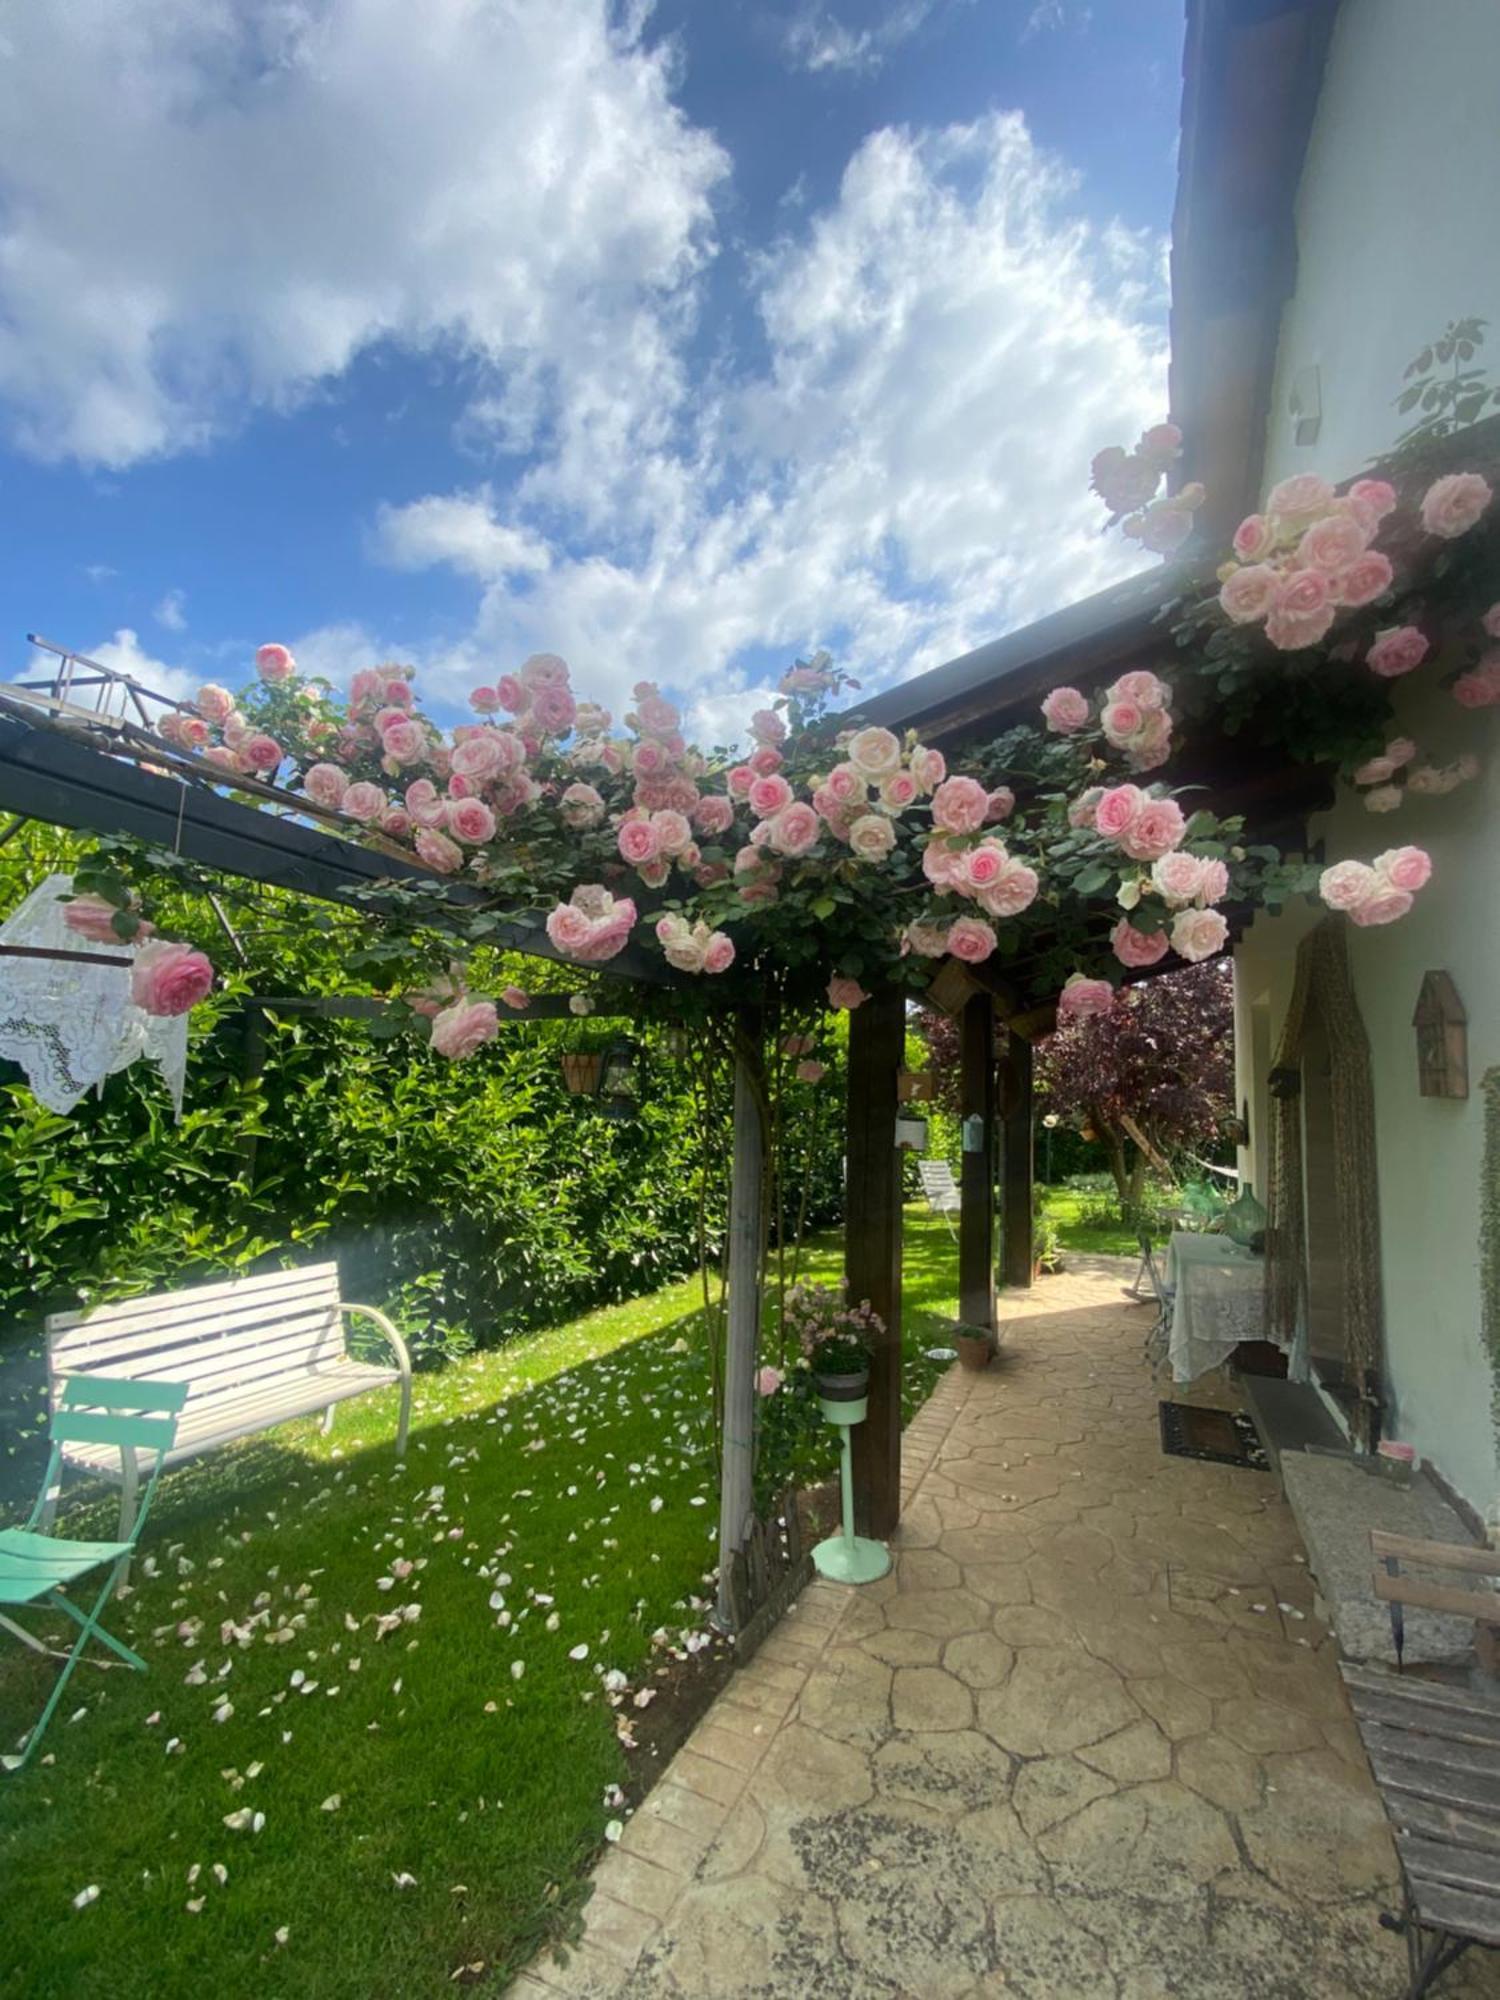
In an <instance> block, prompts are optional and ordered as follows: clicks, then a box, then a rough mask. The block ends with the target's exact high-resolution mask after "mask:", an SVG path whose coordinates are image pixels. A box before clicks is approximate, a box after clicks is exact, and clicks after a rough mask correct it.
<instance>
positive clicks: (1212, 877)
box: [1198, 860, 1229, 903]
mask: <svg viewBox="0 0 1500 2000" xmlns="http://www.w3.org/2000/svg"><path fill="white" fill-rule="evenodd" d="M1198 894H1199V895H1200V896H1201V897H1202V898H1203V900H1204V902H1205V903H1219V902H1222V901H1223V899H1224V898H1225V897H1226V896H1227V895H1228V894H1229V870H1228V868H1226V867H1225V865H1224V863H1223V862H1222V861H1218V860H1212V861H1205V862H1204V864H1203V882H1202V885H1201V887H1200V888H1199V890H1198Z"/></svg>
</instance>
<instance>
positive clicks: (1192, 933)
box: [1172, 910, 1229, 965]
mask: <svg viewBox="0 0 1500 2000" xmlns="http://www.w3.org/2000/svg"><path fill="white" fill-rule="evenodd" d="M1228 936H1229V925H1228V924H1227V923H1226V922H1225V920H1224V917H1223V914H1222V912H1220V911H1218V910H1183V911H1181V912H1180V913H1179V914H1178V915H1177V916H1176V917H1174V918H1173V919H1172V949H1173V951H1175V952H1176V954H1177V956H1178V957H1179V958H1185V959H1186V960H1187V961H1188V963H1189V964H1190V965H1196V964H1198V963H1199V961H1200V960H1202V959H1205V958H1212V957H1213V955H1214V953H1215V952H1216V951H1222V950H1223V949H1224V941H1225V939H1226V938H1227V937H1228Z"/></svg>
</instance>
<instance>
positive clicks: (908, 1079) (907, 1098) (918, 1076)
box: [896, 1069, 937, 1104]
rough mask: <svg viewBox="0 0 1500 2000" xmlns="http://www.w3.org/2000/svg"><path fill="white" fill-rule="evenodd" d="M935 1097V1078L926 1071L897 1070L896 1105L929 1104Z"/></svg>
mask: <svg viewBox="0 0 1500 2000" xmlns="http://www.w3.org/2000/svg"><path fill="white" fill-rule="evenodd" d="M936 1096H937V1077H936V1076H935V1075H934V1073H933V1072H932V1071H931V1070H927V1069H899V1070H897V1072H896V1102H897V1103H898V1104H930V1103H931V1102H932V1100H933V1099H934V1098H935V1097H936Z"/></svg>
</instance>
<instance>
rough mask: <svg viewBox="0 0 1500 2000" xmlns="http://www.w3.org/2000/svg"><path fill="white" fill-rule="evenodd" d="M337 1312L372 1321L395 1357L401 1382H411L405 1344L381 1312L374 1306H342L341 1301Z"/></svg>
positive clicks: (408, 1356)
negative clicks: (360, 1314)
mask: <svg viewBox="0 0 1500 2000" xmlns="http://www.w3.org/2000/svg"><path fill="white" fill-rule="evenodd" d="M339 1311H340V1312H346V1313H363V1314H364V1316H365V1318H366V1319H372V1320H374V1322H375V1324H376V1325H377V1326H378V1327H379V1328H380V1331H381V1333H382V1334H383V1335H384V1337H385V1339H386V1342H387V1344H388V1345H389V1347H390V1348H391V1351H392V1352H393V1353H394V1355H395V1357H396V1366H397V1367H398V1368H399V1369H400V1370H401V1379H402V1381H403V1382H410V1381H411V1356H410V1355H409V1354H408V1353H407V1351H406V1342H405V1341H404V1340H403V1339H402V1338H401V1336H400V1334H399V1333H397V1331H396V1329H395V1327H393V1326H392V1325H391V1323H390V1321H389V1320H388V1319H387V1318H386V1316H385V1314H384V1313H383V1312H377V1310H376V1309H375V1307H374V1306H354V1305H347V1304H344V1303H343V1302H342V1301H341V1302H340V1305H339Z"/></svg>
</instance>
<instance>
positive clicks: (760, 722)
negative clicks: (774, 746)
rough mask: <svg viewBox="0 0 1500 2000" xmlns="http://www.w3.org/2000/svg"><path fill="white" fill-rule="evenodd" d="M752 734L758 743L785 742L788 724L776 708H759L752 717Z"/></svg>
mask: <svg viewBox="0 0 1500 2000" xmlns="http://www.w3.org/2000/svg"><path fill="white" fill-rule="evenodd" d="M750 734H751V735H752V736H753V737H754V738H755V740H756V742H757V743H784V742H785V741H786V724H785V722H784V721H783V720H782V718H781V717H780V716H779V715H778V714H777V713H776V711H775V709H774V708H758V709H757V710H756V711H755V713H754V715H752V716H751V718H750Z"/></svg>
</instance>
